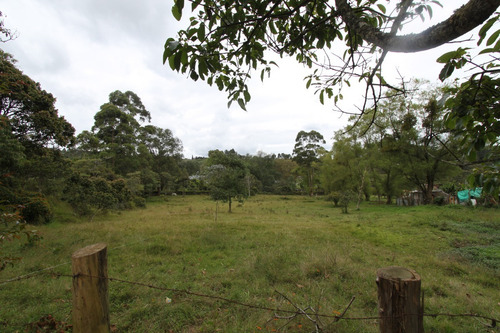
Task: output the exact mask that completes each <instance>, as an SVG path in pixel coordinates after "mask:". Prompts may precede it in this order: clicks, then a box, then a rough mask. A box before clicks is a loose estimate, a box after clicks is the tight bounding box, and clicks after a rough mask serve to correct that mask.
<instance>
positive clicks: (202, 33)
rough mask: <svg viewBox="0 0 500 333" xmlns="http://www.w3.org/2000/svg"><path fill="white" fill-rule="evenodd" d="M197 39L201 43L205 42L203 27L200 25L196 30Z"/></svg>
mask: <svg viewBox="0 0 500 333" xmlns="http://www.w3.org/2000/svg"><path fill="white" fill-rule="evenodd" d="M198 39H199V40H200V42H203V41H204V40H205V25H204V24H201V25H200V27H199V28H198Z"/></svg>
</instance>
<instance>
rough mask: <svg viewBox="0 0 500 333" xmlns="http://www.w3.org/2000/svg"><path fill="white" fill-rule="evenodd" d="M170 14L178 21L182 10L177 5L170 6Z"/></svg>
mask: <svg viewBox="0 0 500 333" xmlns="http://www.w3.org/2000/svg"><path fill="white" fill-rule="evenodd" d="M172 15H173V16H174V18H175V19H176V20H177V21H180V20H181V18H182V11H180V10H179V8H177V6H172Z"/></svg>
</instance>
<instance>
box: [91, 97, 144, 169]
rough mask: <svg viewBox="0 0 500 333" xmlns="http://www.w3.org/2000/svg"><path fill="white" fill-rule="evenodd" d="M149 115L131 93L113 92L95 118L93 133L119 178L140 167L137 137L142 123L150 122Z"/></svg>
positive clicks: (104, 156) (137, 98) (138, 99)
mask: <svg viewBox="0 0 500 333" xmlns="http://www.w3.org/2000/svg"><path fill="white" fill-rule="evenodd" d="M150 119H151V115H150V113H149V111H147V110H146V108H145V107H144V105H143V104H142V102H141V100H140V98H139V97H138V96H137V95H136V94H135V93H133V92H131V91H126V92H125V93H123V92H121V91H118V90H117V91H114V92H112V93H111V94H110V95H109V102H108V103H105V104H103V105H101V108H100V111H99V112H97V113H96V114H95V116H94V126H93V127H92V132H93V133H95V135H96V137H97V138H98V139H99V140H100V142H101V143H102V146H103V150H102V155H103V158H105V159H106V160H108V161H109V163H110V167H111V168H112V169H113V170H114V171H115V172H116V173H118V174H121V175H125V174H127V173H128V172H132V171H134V170H136V169H137V168H138V167H139V164H138V163H139V161H138V160H137V159H135V158H134V157H135V156H136V154H137V151H136V149H137V144H138V141H137V136H138V134H139V129H140V127H141V123H144V122H145V121H150Z"/></svg>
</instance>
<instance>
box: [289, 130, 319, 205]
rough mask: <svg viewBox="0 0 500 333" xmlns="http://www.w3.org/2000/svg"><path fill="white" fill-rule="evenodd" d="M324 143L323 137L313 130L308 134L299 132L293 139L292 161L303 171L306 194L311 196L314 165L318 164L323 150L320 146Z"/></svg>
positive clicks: (312, 192)
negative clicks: (305, 181)
mask: <svg viewBox="0 0 500 333" xmlns="http://www.w3.org/2000/svg"><path fill="white" fill-rule="evenodd" d="M325 143H326V141H325V139H324V138H323V135H321V134H320V133H318V132H317V131H314V130H312V131H310V132H305V131H300V132H299V133H298V134H297V137H296V138H295V146H294V148H293V160H294V161H295V162H297V164H298V165H299V166H300V167H301V168H302V170H303V171H304V174H305V176H306V180H307V192H308V193H309V195H311V196H312V195H313V194H314V180H315V170H316V168H317V166H316V164H317V162H319V156H320V155H321V153H322V151H323V150H324V148H323V147H322V146H321V144H325Z"/></svg>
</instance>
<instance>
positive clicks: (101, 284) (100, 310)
mask: <svg viewBox="0 0 500 333" xmlns="http://www.w3.org/2000/svg"><path fill="white" fill-rule="evenodd" d="M71 262H72V271H73V332H74V333H84V332H88V333H109V331H110V326H109V305H108V279H107V277H108V267H107V265H108V263H107V251H106V244H103V243H99V244H94V245H89V246H87V247H84V248H83V249H80V250H77V251H75V253H73V255H72V257H71Z"/></svg>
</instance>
